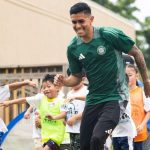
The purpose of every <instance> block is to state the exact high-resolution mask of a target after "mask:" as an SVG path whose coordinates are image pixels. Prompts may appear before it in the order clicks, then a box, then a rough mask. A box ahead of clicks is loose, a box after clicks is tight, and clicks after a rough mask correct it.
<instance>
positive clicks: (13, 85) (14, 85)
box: [8, 80, 36, 91]
mask: <svg viewBox="0 0 150 150" xmlns="http://www.w3.org/2000/svg"><path fill="white" fill-rule="evenodd" d="M25 85H29V86H32V87H35V86H36V83H35V82H33V81H29V80H26V81H21V82H14V83H11V84H8V86H9V89H10V91H12V90H16V89H18V88H20V87H22V86H25Z"/></svg>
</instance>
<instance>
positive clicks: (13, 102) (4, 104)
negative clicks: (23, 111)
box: [0, 98, 26, 107]
mask: <svg viewBox="0 0 150 150" xmlns="http://www.w3.org/2000/svg"><path fill="white" fill-rule="evenodd" d="M24 102H26V98H19V99H14V100H9V101H4V102H1V103H0V107H2V106H4V107H8V106H9V105H13V104H19V103H24Z"/></svg>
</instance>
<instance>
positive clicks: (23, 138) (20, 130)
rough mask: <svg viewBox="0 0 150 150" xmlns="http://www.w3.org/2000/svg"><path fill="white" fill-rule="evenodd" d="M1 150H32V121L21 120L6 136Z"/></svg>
mask: <svg viewBox="0 0 150 150" xmlns="http://www.w3.org/2000/svg"><path fill="white" fill-rule="evenodd" d="M2 148H3V150H34V145H33V139H32V120H25V119H22V120H21V121H20V122H19V123H18V124H17V125H16V126H15V127H14V128H13V129H12V130H11V132H10V133H9V134H8V136H7V138H6V140H5V141H4V143H3V145H2Z"/></svg>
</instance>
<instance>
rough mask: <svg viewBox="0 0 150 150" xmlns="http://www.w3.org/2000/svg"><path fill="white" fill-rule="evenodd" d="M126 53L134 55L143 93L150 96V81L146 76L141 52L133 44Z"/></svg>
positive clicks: (146, 72)
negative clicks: (141, 80) (142, 85)
mask: <svg viewBox="0 0 150 150" xmlns="http://www.w3.org/2000/svg"><path fill="white" fill-rule="evenodd" d="M128 54H129V55H132V56H133V57H134V59H135V62H136V64H137V67H138V69H139V71H140V74H141V77H142V79H143V84H144V91H145V95H146V96H147V97H150V81H149V77H148V71H147V67H146V63H145V59H144V56H143V54H142V52H141V51H140V50H139V49H138V48H137V46H135V45H134V46H133V47H132V49H131V50H130V51H129V53H128Z"/></svg>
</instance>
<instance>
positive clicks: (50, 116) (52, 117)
mask: <svg viewBox="0 0 150 150" xmlns="http://www.w3.org/2000/svg"><path fill="white" fill-rule="evenodd" d="M45 117H46V118H47V119H49V120H54V119H55V118H54V116H53V115H51V114H46V116H45Z"/></svg>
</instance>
